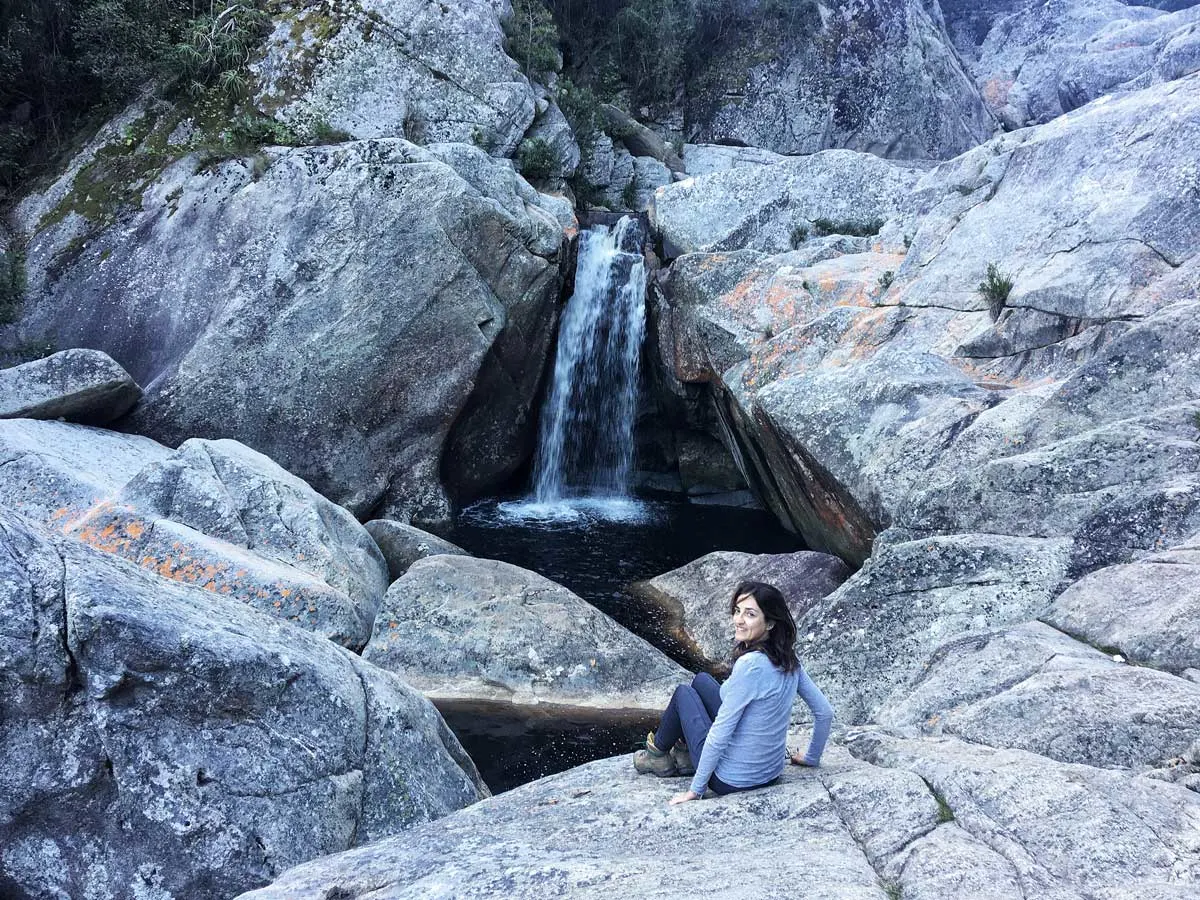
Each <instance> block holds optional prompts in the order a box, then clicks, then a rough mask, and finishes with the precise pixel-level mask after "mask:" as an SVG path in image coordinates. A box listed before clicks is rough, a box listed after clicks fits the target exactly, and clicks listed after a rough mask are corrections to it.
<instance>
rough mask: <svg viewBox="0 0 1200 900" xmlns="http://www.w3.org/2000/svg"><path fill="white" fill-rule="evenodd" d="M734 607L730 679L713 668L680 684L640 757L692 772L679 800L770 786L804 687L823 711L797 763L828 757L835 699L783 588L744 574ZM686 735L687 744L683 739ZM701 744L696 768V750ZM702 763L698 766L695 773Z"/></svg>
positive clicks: (654, 765)
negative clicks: (805, 661)
mask: <svg viewBox="0 0 1200 900" xmlns="http://www.w3.org/2000/svg"><path fill="white" fill-rule="evenodd" d="M729 611H730V612H731V613H732V614H733V632H734V640H735V642H736V643H735V644H734V647H733V672H732V673H731V674H730V676H729V679H728V680H727V681H726V682H725V684H724V685H718V684H717V682H716V680H715V679H714V678H713V677H712V676H711V675H709V674H708V673H706V672H702V673H700V674H699V675H697V676H696V677H695V678H693V679H692V683H691V684H683V685H680V686H679V687H677V688H676V689H675V694H674V696H673V697H671V702H670V703H669V704H668V705H667V709H666V712H664V713H663V717H662V721H661V722H659V725H658V730H657V731H654V732H651V733H650V734H649V735H648V736H647V737H646V749H645V750H639V751H638V752H637V753H636V754H634V757H633V764H634V767H635V768H636V769H637V770H638V772H641V773H643V774H645V773H647V772H652V773H653V774H655V775H659V776H663V777H666V776H669V775H688V774H692V784H691V789H690V790H687V791H684V792H683V793H680V794H676V795H675V796H674V797H672V798H671V803H686V802H687V801H689V800H699V799H700V798H701V797H702V796H704V791H705V789H706V788H707V789H709V790H711V791H712V792H713V793H714V794H718V795H722V794H732V793H735V792H737V791H748V790H751V789H752V788H758V787H764V786H766V785H768V784H771V783H772V782H774V781H775V780H776V779H778V778H779V775H780V773H781V772H783V764H784V763H783V761H784V759H785V758H788V751H787V731H788V725H789V724H790V723H791V718H792V700H793V699H794V698H795V696H796V694H797V693H799V694H800V696H801V697H802V698H803V699H804V702H805V703H807V704H808V708H809V709H811V710H812V713H813V717H814V719H815V722H816V724H815V727H814V728H813V735H812V741H811V742H810V743H809V745H808V752H807V753H805V754H804V755H803V756H801V755H800V754H799V753H793V754H791V756H790V759H791V761H792V763H793V764H794V765H798V766H815V765H817V764H818V763H819V762H820V761H821V753H822V752H823V751H824V749H825V742H826V741H827V740H828V739H829V730H830V727H831V726H832V723H833V707H831V706H830V705H829V701H828V700H826V699H825V695H824V694H822V693H821V691H820V689H819V688H818V687H817V686H816V685H815V684H813V682H812V679H811V678H809V677H808V674H807V673H806V672H805V671H804V668H803V667H802V666H801V665H800V660H799V659H798V658H797V656H796V647H795V644H796V622H795V620H794V619H792V613H791V610H789V609H788V607H787V603H786V602H785V601H784V599H783V595H782V594H781V593H780V592H779V590H778V589H777V588H774V587H772V586H771V585H769V584H763V583H761V582H758V581H743V582H742V583H741V584H739V585H738V586H737V590H735V591H734V592H733V598H732V599H731V600H730V602H729ZM683 741H686V742H687V743H686V746H684V745H683V743H682V742H683ZM689 749H690V750H691V751H692V752H693V753H694V752H696V751H699V752H700V757H699V760H698V763H697V764H696V765H695V767H694V769H693V765H692V756H691V753H689ZM693 771H694V774H693Z"/></svg>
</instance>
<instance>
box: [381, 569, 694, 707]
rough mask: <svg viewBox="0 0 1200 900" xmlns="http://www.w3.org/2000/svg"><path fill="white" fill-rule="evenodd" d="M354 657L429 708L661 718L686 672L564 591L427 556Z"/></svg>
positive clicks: (510, 573) (386, 604)
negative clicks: (396, 680) (400, 681)
mask: <svg viewBox="0 0 1200 900" xmlns="http://www.w3.org/2000/svg"><path fill="white" fill-rule="evenodd" d="M363 658H364V659H367V660H370V661H371V662H372V663H374V664H375V665H377V666H380V667H381V668H384V669H387V670H389V671H392V672H395V673H396V674H398V675H400V676H401V677H402V678H404V680H405V681H407V682H408V683H409V684H412V685H413V686H414V687H417V688H419V689H420V690H422V691H424V692H425V694H426V695H427V696H430V697H432V698H433V699H435V700H438V701H458V702H480V701H495V702H502V703H514V704H522V705H528V704H555V705H561V706H567V707H575V708H589V709H594V710H598V711H605V710H607V711H622V710H624V711H629V712H640V713H645V712H647V711H659V712H660V711H661V710H662V709H663V708H664V707H665V706H666V704H667V701H668V700H669V699H670V697H671V692H672V691H673V690H674V688H675V685H677V684H681V683H683V682H684V681H686V680H687V679H688V678H689V677H690V673H689V672H688V671H687V670H686V669H684V668H683V667H682V666H679V665H678V664H677V663H675V662H672V661H671V660H670V659H668V658H667V657H666V656H665V655H664V654H662V653H661V652H660V651H658V650H656V649H655V648H654V647H652V646H651V645H650V644H648V643H646V642H645V641H644V640H642V639H641V638H640V637H637V636H636V635H634V634H632V633H631V632H629V631H626V630H625V629H624V628H622V627H621V626H620V625H618V624H617V623H616V622H614V621H613V620H612V619H610V618H609V617H608V616H606V615H605V614H604V613H602V612H600V611H599V610H598V609H596V608H595V607H593V606H592V605H590V604H589V603H587V602H586V601H584V600H582V599H581V598H579V597H578V596H576V595H575V594H573V593H572V592H571V591H569V590H567V589H566V588H564V587H562V586H561V585H558V584H555V583H554V582H553V581H550V580H549V579H547V578H543V577H542V576H541V575H538V574H537V573H535V572H530V571H528V570H526V569H521V568H518V567H517V566H513V565H509V564H508V563H502V562H497V561H495V560H489V559H475V558H473V557H468V556H430V557H426V558H425V559H420V560H417V561H416V562H415V563H413V564H412V566H411V568H409V570H408V572H407V573H405V575H404V576H403V577H401V578H400V579H399V580H397V581H396V582H394V583H393V584H392V586H391V587H390V588H388V591H387V595H386V596H385V597H384V600H383V604H382V606H381V607H380V609H379V614H378V616H377V617H376V620H375V630H374V633H373V634H372V636H371V641H370V643H369V644H368V645H367V647H366V649H365V650H364V651H363Z"/></svg>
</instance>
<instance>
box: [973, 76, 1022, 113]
mask: <svg viewBox="0 0 1200 900" xmlns="http://www.w3.org/2000/svg"><path fill="white" fill-rule="evenodd" d="M1013 83H1014V82H1013V80H1012V79H1011V78H1001V77H999V76H995V77H993V78H989V79H988V80H987V81H985V82H984V83H983V90H982V91H981V92H980V93H982V94H983V102H984V103H986V104H987V105H988V106H990V107H992V108H995V107H997V106H1007V105H1008V93H1009V91H1011V90H1012V86H1013Z"/></svg>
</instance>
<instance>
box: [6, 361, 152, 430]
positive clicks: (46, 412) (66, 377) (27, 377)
mask: <svg viewBox="0 0 1200 900" xmlns="http://www.w3.org/2000/svg"><path fill="white" fill-rule="evenodd" d="M141 396H142V389H141V388H140V387H139V386H138V384H137V382H136V381H134V380H133V378H131V377H130V375H129V373H128V372H126V371H125V370H124V369H122V368H121V367H120V366H119V365H118V364H117V363H116V362H114V361H113V359H112V358H111V357H110V356H108V355H107V354H105V353H100V352H98V351H96V350H64V351H62V352H61V353H54V354H52V355H50V356H47V357H45V358H44V359H39V360H35V361H33V362H28V363H25V364H23V365H19V366H13V367H12V368H9V369H4V370H2V371H0V418H4V419H59V418H62V419H70V420H71V421H73V422H85V423H89V424H93V425H102V424H104V423H105V422H110V421H112V420H113V419H116V418H119V417H121V416H123V415H125V413H127V412H129V410H130V408H131V407H132V406H133V405H134V404H135V403H137V402H138V400H139V399H140V398H141Z"/></svg>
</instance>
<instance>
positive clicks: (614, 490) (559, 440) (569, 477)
mask: <svg viewBox="0 0 1200 900" xmlns="http://www.w3.org/2000/svg"><path fill="white" fill-rule="evenodd" d="M642 237H643V235H642V229H641V224H640V223H639V222H638V220H637V219H633V218H630V217H628V216H626V217H625V218H623V219H621V220H620V221H619V222H618V223H617V224H616V225H615V226H613V227H611V228H609V227H605V226H597V227H595V228H592V229H589V230H588V231H586V232H585V233H584V234H583V235H582V236H581V237H580V243H579V261H578V263H577V265H576V271H575V293H574V294H573V295H572V296H571V299H570V300H568V301H567V306H566V309H565V311H564V312H563V317H562V322H561V324H560V325H559V332H558V353H557V356H556V357H555V360H554V373H553V376H552V378H553V380H552V382H551V384H550V387H549V391H548V392H547V396H546V404H545V406H544V408H543V410H542V422H541V431H540V433H539V436H538V448H537V455H536V457H535V460H534V479H533V494H534V496H533V504H532V506H534V507H537V508H541V509H544V510H549V509H550V508H552V507H555V506H561V505H564V504H565V505H573V506H581V505H583V506H586V505H588V504H589V503H591V504H593V505H594V504H595V503H596V502H600V503H609V502H611V501H614V500H615V501H620V500H622V499H627V498H628V496H629V475H630V470H631V468H632V466H633V424H634V418H635V416H636V414H637V397H638V368H639V365H638V364H639V359H640V356H641V350H642V339H643V337H644V336H645V333H646V265H645V261H644V259H643V257H642V249H641V245H642ZM527 506H528V505H527ZM527 511H534V510H531V509H527Z"/></svg>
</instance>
